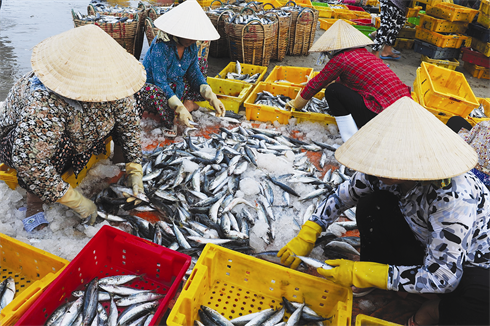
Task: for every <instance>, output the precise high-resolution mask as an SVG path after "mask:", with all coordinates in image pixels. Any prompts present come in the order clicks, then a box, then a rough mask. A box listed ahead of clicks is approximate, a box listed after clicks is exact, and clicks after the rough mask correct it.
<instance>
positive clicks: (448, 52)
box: [414, 2, 478, 63]
mask: <svg viewBox="0 0 490 326" xmlns="http://www.w3.org/2000/svg"><path fill="white" fill-rule="evenodd" d="M477 13H478V11H477V10H474V9H470V8H467V7H463V6H459V5H455V4H452V3H444V2H441V3H437V4H436V5H435V6H430V5H428V6H427V10H426V14H425V15H421V17H420V24H419V25H418V26H417V27H416V32H415V38H416V40H415V44H414V51H415V52H417V53H420V54H422V55H425V56H426V57H428V58H430V59H433V60H441V59H442V60H454V62H456V61H457V59H458V58H459V54H460V53H461V47H462V46H463V43H464V42H465V41H467V40H469V37H468V36H466V35H463V34H464V33H465V32H466V30H467V29H468V24H469V23H471V21H473V19H474V18H475V16H476V14H477ZM432 63H434V62H432Z"/></svg>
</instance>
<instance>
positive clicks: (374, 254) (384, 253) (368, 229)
mask: <svg viewBox="0 0 490 326" xmlns="http://www.w3.org/2000/svg"><path fill="white" fill-rule="evenodd" d="M356 218H357V225H358V228H359V233H360V237H361V261H372V262H377V263H382V264H390V265H398V266H412V265H422V264H423V262H424V257H425V249H424V247H423V246H422V244H421V243H420V242H419V241H418V240H417V239H416V238H415V236H414V234H413V232H412V230H411V229H410V227H409V226H408V224H407V222H406V221H405V218H404V217H403V215H402V213H401V212H400V209H399V207H398V198H397V197H396V196H395V195H393V194H392V193H390V192H388V191H377V192H374V193H372V194H371V195H369V196H367V197H363V198H361V199H360V200H359V203H358V204H357V209H356ZM489 279H490V270H486V269H483V268H477V267H474V268H473V267H466V268H465V269H464V273H463V277H462V279H461V282H460V283H459V285H458V287H457V288H456V290H455V291H454V292H452V293H448V294H441V295H439V298H440V299H441V302H440V304H439V325H489V324H490V322H489V307H490V302H489V297H490V289H489Z"/></svg>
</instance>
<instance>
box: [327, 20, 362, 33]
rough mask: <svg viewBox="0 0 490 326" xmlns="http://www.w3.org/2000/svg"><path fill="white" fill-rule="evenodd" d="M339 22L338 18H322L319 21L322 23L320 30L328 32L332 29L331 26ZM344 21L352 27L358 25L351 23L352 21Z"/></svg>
mask: <svg viewBox="0 0 490 326" xmlns="http://www.w3.org/2000/svg"><path fill="white" fill-rule="evenodd" d="M337 20H339V19H338V18H320V19H318V21H319V22H320V29H323V30H325V31H326V30H327V29H329V28H330V26H332V25H333V24H334V23H335V22H336V21H337ZM342 20H343V21H345V22H346V23H348V24H351V25H355V24H356V23H354V22H351V21H350V20H346V19H342Z"/></svg>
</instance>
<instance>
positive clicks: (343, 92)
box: [325, 83, 376, 128]
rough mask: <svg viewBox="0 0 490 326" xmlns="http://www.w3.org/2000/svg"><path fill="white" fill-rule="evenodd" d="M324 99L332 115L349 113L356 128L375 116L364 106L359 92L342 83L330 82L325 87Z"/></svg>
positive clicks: (337, 115)
mask: <svg viewBox="0 0 490 326" xmlns="http://www.w3.org/2000/svg"><path fill="white" fill-rule="evenodd" d="M325 99H326V100H327V103H328V106H329V108H330V112H331V113H332V115H333V116H334V117H339V116H345V115H349V114H351V115H352V117H353V118H354V121H355V122H356V125H357V128H361V127H362V126H364V125H365V124H366V123H367V122H368V121H369V120H371V119H372V118H374V117H375V116H376V113H374V112H373V111H371V110H369V109H368V108H367V107H366V104H364V98H363V97H362V96H361V95H360V94H359V93H357V92H356V91H353V90H352V89H350V88H349V87H347V86H344V85H342V84H339V83H333V84H330V85H329V86H328V87H327V88H326V89H325Z"/></svg>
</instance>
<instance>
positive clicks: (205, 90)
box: [199, 84, 226, 117]
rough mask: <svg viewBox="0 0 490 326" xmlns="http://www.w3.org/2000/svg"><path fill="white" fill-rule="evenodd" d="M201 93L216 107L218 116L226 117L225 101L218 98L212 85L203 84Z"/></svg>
mask: <svg viewBox="0 0 490 326" xmlns="http://www.w3.org/2000/svg"><path fill="white" fill-rule="evenodd" d="M199 90H200V93H201V95H202V97H204V98H205V99H206V100H207V101H208V102H209V104H211V106H212V107H213V108H214V110H215V111H216V116H217V117H224V116H225V113H226V109H225V106H224V105H223V103H222V102H221V101H220V100H218V97H217V96H216V94H214V93H213V90H212V89H211V86H209V85H207V84H202V85H201V87H200V88H199Z"/></svg>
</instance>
